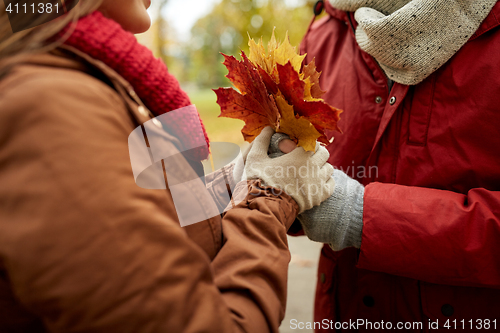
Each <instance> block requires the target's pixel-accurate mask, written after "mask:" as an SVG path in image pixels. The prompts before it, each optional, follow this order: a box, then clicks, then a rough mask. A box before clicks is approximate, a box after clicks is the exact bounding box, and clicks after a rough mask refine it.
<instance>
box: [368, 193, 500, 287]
mask: <svg viewBox="0 0 500 333" xmlns="http://www.w3.org/2000/svg"><path fill="white" fill-rule="evenodd" d="M498 253H500V192H495V191H488V190H485V189H482V188H477V189H472V190H470V191H469V192H468V193H467V194H466V195H464V194H458V193H454V192H450V191H443V190H437V189H427V188H418V187H408V186H402V185H394V184H381V183H372V184H370V185H368V186H367V187H366V190H365V197H364V212H363V235H362V241H361V253H360V256H359V262H358V267H359V268H362V269H368V270H373V271H379V272H384V273H389V274H394V275H400V276H406V277H410V278H413V279H418V280H422V281H426V282H431V283H436V284H447V285H456V286H471V287H489V288H500V262H499V261H498Z"/></svg>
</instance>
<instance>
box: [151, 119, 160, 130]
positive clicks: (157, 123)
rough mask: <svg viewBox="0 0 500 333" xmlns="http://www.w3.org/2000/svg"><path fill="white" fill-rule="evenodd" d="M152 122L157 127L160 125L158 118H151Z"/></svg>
mask: <svg viewBox="0 0 500 333" xmlns="http://www.w3.org/2000/svg"><path fill="white" fill-rule="evenodd" d="M153 124H155V126H156V127H158V128H161V127H162V126H161V123H160V121H159V120H158V119H156V118H153Z"/></svg>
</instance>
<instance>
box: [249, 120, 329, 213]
mask: <svg viewBox="0 0 500 333" xmlns="http://www.w3.org/2000/svg"><path fill="white" fill-rule="evenodd" d="M273 134H274V131H273V129H272V128H271V127H266V128H264V129H263V130H262V132H261V133H260V134H259V136H258V137H257V138H256V139H255V140H254V141H253V144H252V146H251V148H250V150H249V151H248V155H247V157H246V163H245V168H244V171H245V174H246V178H247V179H260V180H262V182H263V183H264V184H266V185H268V186H272V187H275V188H277V189H280V190H283V191H284V192H285V193H286V194H288V195H289V196H291V197H292V198H293V199H294V200H295V201H296V202H297V204H298V205H299V212H300V213H302V212H304V211H305V210H308V209H311V208H312V207H314V206H318V205H320V204H321V202H323V201H324V200H326V199H327V198H329V197H330V196H331V194H332V193H333V187H334V180H333V178H332V177H331V175H332V173H333V167H332V166H331V165H330V164H329V163H327V160H328V157H329V153H328V151H327V150H326V148H324V147H321V146H320V145H319V144H318V145H317V146H316V151H315V152H314V153H312V152H306V151H305V150H304V149H303V148H301V147H298V148H296V149H294V150H293V151H292V152H291V153H289V154H286V155H285V156H281V157H277V158H270V157H269V156H268V148H269V143H270V141H271V137H272V136H273Z"/></svg>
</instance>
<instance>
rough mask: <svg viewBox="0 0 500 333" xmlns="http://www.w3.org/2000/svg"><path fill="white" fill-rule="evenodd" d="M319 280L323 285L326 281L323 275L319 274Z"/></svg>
mask: <svg viewBox="0 0 500 333" xmlns="http://www.w3.org/2000/svg"><path fill="white" fill-rule="evenodd" d="M319 279H320V281H321V283H325V281H326V276H325V273H321V274H320V276H319Z"/></svg>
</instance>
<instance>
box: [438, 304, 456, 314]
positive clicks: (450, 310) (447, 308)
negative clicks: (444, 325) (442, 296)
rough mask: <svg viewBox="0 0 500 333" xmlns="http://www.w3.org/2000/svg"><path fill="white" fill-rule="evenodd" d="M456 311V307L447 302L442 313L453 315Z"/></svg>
mask: <svg viewBox="0 0 500 333" xmlns="http://www.w3.org/2000/svg"><path fill="white" fill-rule="evenodd" d="M454 312H455V309H453V306H451V305H450V304H445V305H443V306H442V307H441V313H442V314H443V316H445V317H451V316H453V313H454Z"/></svg>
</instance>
